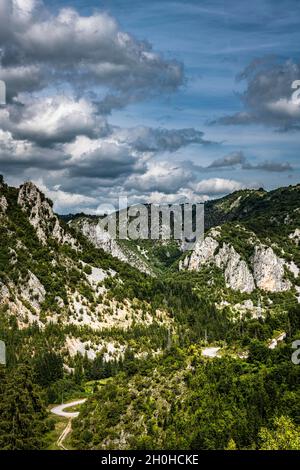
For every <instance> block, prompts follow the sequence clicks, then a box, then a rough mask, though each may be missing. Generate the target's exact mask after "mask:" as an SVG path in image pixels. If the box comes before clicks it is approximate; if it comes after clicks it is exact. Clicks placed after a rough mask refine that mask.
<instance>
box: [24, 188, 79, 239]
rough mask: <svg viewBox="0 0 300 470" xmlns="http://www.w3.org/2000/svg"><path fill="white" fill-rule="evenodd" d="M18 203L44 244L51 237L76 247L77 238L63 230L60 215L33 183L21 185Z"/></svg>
mask: <svg viewBox="0 0 300 470" xmlns="http://www.w3.org/2000/svg"><path fill="white" fill-rule="evenodd" d="M18 204H19V206H21V208H22V210H23V211H24V212H25V213H26V214H27V215H28V218H29V222H30V223H31V225H32V226H33V227H34V229H35V230H36V234H37V237H38V239H39V240H40V242H41V243H42V244H44V245H45V244H46V243H47V239H48V238H49V237H51V238H54V239H55V240H56V241H57V242H58V243H61V244H65V243H66V244H69V245H71V246H72V247H73V248H75V247H76V245H77V242H76V240H75V239H74V238H73V237H72V236H71V235H69V234H68V233H66V232H65V231H64V230H63V228H62V227H61V225H60V223H59V220H58V217H57V216H56V215H55V214H54V212H53V209H52V205H51V204H50V202H49V201H48V199H47V198H46V197H45V196H44V194H42V193H41V191H40V190H39V189H38V188H37V187H36V186H35V185H34V184H33V183H31V182H28V183H25V184H23V185H22V186H21V187H20V190H19V195H18Z"/></svg>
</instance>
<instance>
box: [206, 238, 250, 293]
mask: <svg viewBox="0 0 300 470" xmlns="http://www.w3.org/2000/svg"><path fill="white" fill-rule="evenodd" d="M215 262H216V265H217V266H218V267H219V268H223V269H224V268H225V271H224V275H225V282H226V285H227V287H230V288H231V289H233V290H236V291H240V292H247V293H251V292H253V291H254V290H255V283H254V279H253V275H252V273H251V272H250V270H249V268H248V265H247V263H246V261H244V260H242V258H241V257H240V255H239V254H238V253H237V252H236V251H235V249H234V248H233V246H230V245H227V244H226V243H224V245H223V246H222V248H221V249H220V251H219V253H218V254H217V255H216V257H215Z"/></svg>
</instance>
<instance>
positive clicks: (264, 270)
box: [252, 245, 292, 292]
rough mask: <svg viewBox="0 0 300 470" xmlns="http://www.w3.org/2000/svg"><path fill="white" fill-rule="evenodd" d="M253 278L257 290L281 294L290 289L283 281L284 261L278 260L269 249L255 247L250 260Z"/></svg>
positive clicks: (290, 285) (287, 283) (288, 282)
mask: <svg viewBox="0 0 300 470" xmlns="http://www.w3.org/2000/svg"><path fill="white" fill-rule="evenodd" d="M252 264H253V272H254V278H255V281H256V285H257V287H258V288H259V289H262V290H264V291H267V292H283V291H287V290H289V289H291V287H292V284H291V282H290V281H288V280H285V279H284V275H285V271H284V267H285V264H286V263H285V261H284V260H283V259H281V258H278V257H277V256H276V254H275V253H274V251H273V249H272V248H271V247H267V246H263V245H261V246H256V247H255V249H254V255H253V258H252Z"/></svg>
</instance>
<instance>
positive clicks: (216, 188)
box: [193, 178, 245, 195]
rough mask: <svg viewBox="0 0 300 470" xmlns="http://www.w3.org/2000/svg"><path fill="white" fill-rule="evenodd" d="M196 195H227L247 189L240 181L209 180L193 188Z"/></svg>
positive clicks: (200, 182)
mask: <svg viewBox="0 0 300 470" xmlns="http://www.w3.org/2000/svg"><path fill="white" fill-rule="evenodd" d="M193 188H194V190H195V192H196V193H199V194H209V195H216V194H225V193H231V192H233V191H239V190H240V189H245V185H244V184H243V183H241V182H239V181H235V180H229V179H223V178H210V179H207V180H202V181H199V182H198V183H197V184H195V185H194V186H193Z"/></svg>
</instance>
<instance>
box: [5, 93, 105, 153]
mask: <svg viewBox="0 0 300 470" xmlns="http://www.w3.org/2000/svg"><path fill="white" fill-rule="evenodd" d="M2 127H5V128H6V129H7V130H9V131H10V132H11V133H12V134H13V135H14V137H15V138H17V139H27V140H30V141H35V142H37V143H38V144H40V145H44V146H51V145H52V144H55V143H60V142H68V141H70V140H73V139H74V136H76V135H78V134H79V135H87V136H90V137H93V136H94V137H96V136H99V135H101V134H106V133H107V132H108V125H107V122H106V121H105V120H104V119H103V118H101V117H99V116H98V115H97V111H96V107H95V106H93V105H92V104H91V103H90V102H89V101H88V100H86V99H84V98H81V99H79V100H75V99H74V98H73V97H70V96H69V97H68V96H64V95H55V96H54V97H39V98H33V97H26V96H25V97H22V99H21V100H20V101H19V103H18V106H9V107H8V113H7V115H6V121H5V120H3V121H2Z"/></svg>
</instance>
